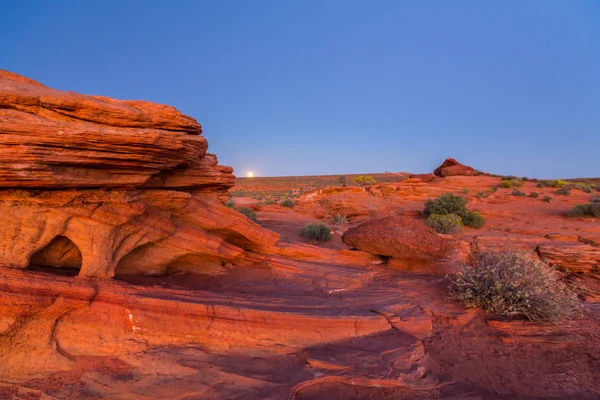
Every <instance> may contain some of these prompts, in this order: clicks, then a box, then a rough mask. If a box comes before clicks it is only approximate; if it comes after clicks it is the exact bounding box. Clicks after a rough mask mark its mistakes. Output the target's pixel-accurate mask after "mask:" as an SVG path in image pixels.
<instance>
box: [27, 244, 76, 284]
mask: <svg viewBox="0 0 600 400" xmlns="http://www.w3.org/2000/svg"><path fill="white" fill-rule="evenodd" d="M81 261H82V257H81V251H80V250H79V247H77V245H76V244H75V243H73V241H71V239H69V238H68V237H66V236H60V235H59V236H57V237H55V238H54V239H52V241H51V242H50V243H48V245H47V246H46V247H44V248H42V249H40V250H38V251H37V252H36V253H34V254H33V255H32V256H31V260H30V262H29V267H28V269H29V270H32V271H41V272H50V273H53V274H57V275H66V276H76V275H78V274H79V270H80V269H81Z"/></svg>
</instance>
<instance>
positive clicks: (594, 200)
mask: <svg viewBox="0 0 600 400" xmlns="http://www.w3.org/2000/svg"><path fill="white" fill-rule="evenodd" d="M590 203H600V196H593V197H592V198H591V199H590Z"/></svg>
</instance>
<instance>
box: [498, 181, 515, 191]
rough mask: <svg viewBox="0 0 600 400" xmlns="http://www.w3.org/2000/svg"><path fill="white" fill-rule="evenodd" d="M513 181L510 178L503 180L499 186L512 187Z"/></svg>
mask: <svg viewBox="0 0 600 400" xmlns="http://www.w3.org/2000/svg"><path fill="white" fill-rule="evenodd" d="M513 186H514V182H513V181H511V180H504V181H501V182H500V187H501V188H505V189H512V187H513Z"/></svg>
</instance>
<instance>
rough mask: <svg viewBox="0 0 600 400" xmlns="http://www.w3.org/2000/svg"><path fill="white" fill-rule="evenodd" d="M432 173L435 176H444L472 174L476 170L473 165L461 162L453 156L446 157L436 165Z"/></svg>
mask: <svg viewBox="0 0 600 400" xmlns="http://www.w3.org/2000/svg"><path fill="white" fill-rule="evenodd" d="M433 173H434V174H435V175H437V176H441V177H444V176H456V175H464V176H474V175H475V173H476V172H475V169H474V168H473V167H469V166H468V165H464V164H461V163H459V162H458V161H456V160H455V159H454V158H446V161H444V162H443V163H442V165H440V166H439V167H437V168H436V169H435V170H434V171H433Z"/></svg>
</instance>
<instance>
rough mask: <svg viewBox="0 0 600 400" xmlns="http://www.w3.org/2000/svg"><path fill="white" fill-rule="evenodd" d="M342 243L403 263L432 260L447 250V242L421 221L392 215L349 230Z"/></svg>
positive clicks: (443, 254) (449, 247)
mask: <svg viewBox="0 0 600 400" xmlns="http://www.w3.org/2000/svg"><path fill="white" fill-rule="evenodd" d="M342 240H343V241H344V243H346V244H347V245H349V246H352V247H354V248H356V249H359V250H363V251H366V252H369V253H373V254H379V255H382V256H387V257H393V258H396V259H405V260H435V259H440V258H444V257H445V256H446V255H447V253H448V252H449V251H450V249H451V246H450V244H449V243H448V241H446V240H444V239H443V238H441V237H440V236H439V235H438V234H437V233H436V232H435V231H434V230H433V229H431V228H429V227H428V226H426V225H425V224H424V223H422V222H420V221H416V220H414V219H411V218H408V217H403V216H400V215H394V216H391V217H387V218H383V219H378V220H372V221H369V222H365V223H364V224H362V225H359V226H357V227H354V228H350V229H348V230H347V231H346V232H345V233H344V235H343V236H342Z"/></svg>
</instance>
